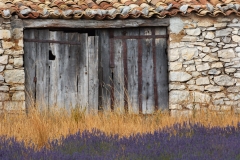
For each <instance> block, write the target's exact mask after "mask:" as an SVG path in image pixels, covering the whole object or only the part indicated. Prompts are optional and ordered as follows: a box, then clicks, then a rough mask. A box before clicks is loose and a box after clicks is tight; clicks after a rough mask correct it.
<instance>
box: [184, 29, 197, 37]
mask: <svg viewBox="0 0 240 160" xmlns="http://www.w3.org/2000/svg"><path fill="white" fill-rule="evenodd" d="M185 31H186V33H187V35H190V36H198V35H200V34H201V30H200V28H196V29H185Z"/></svg>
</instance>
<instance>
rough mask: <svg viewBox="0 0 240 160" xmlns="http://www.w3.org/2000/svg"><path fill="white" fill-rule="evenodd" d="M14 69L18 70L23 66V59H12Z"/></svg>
mask: <svg viewBox="0 0 240 160" xmlns="http://www.w3.org/2000/svg"><path fill="white" fill-rule="evenodd" d="M13 64H14V67H15V68H20V67H22V66H23V58H22V57H21V58H14V63H13Z"/></svg>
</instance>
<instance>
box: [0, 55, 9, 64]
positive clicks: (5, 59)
mask: <svg viewBox="0 0 240 160" xmlns="http://www.w3.org/2000/svg"><path fill="white" fill-rule="evenodd" d="M7 63H8V55H2V56H0V64H7Z"/></svg>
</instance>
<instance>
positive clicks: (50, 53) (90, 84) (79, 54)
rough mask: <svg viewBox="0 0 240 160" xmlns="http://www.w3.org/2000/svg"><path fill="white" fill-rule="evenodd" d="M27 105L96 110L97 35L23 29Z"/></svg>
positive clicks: (97, 85)
mask: <svg viewBox="0 0 240 160" xmlns="http://www.w3.org/2000/svg"><path fill="white" fill-rule="evenodd" d="M24 52H25V53H24V68H25V76H26V82H25V86H26V105H27V107H29V106H30V105H33V104H35V103H36V105H37V106H39V107H51V106H58V107H65V108H71V107H81V108H82V109H83V110H85V109H86V112H97V111H98V87H99V84H98V37H94V36H92V37H89V36H88V35H87V33H83V34H80V33H66V32H62V31H49V30H47V29H44V30H37V29H29V30H25V31H24Z"/></svg>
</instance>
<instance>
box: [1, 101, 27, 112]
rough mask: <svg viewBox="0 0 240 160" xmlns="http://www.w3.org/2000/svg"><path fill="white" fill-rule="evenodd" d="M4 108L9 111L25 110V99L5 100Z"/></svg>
mask: <svg viewBox="0 0 240 160" xmlns="http://www.w3.org/2000/svg"><path fill="white" fill-rule="evenodd" d="M4 109H6V110H7V111H18V110H25V109H26V108H25V102H24V101H5V102H4Z"/></svg>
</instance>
